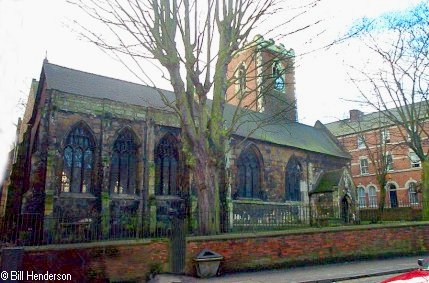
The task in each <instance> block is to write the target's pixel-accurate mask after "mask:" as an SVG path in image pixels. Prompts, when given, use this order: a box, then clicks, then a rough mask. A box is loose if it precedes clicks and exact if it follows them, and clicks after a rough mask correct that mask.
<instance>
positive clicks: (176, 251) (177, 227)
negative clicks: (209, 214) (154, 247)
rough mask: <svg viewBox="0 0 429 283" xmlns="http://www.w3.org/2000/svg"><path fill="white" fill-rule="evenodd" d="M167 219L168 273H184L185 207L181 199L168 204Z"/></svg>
mask: <svg viewBox="0 0 429 283" xmlns="http://www.w3.org/2000/svg"><path fill="white" fill-rule="evenodd" d="M168 214H169V217H170V221H171V228H172V229H171V235H170V272H171V273H174V274H182V273H184V271H185V259H186V232H187V225H186V207H185V201H184V200H183V199H177V200H175V201H173V202H171V203H170V207H169V212H168Z"/></svg>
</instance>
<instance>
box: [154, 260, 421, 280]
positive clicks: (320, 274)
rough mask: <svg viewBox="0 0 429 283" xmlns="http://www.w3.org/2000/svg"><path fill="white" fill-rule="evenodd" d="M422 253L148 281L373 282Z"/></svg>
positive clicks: (414, 263) (162, 276) (406, 265)
mask: <svg viewBox="0 0 429 283" xmlns="http://www.w3.org/2000/svg"><path fill="white" fill-rule="evenodd" d="M426 256H428V255H426ZM423 257H425V256H409V257H396V258H389V259H377V260H365V261H352V262H342V263H335V264H323V265H311V266H303V267H294V268H285V269H274V270H263V271H254V272H239V273H228V274H224V275H221V276H219V277H214V278H209V279H199V278H194V277H190V276H182V275H173V274H159V275H157V276H155V278H153V279H152V280H151V281H149V282H151V283H194V282H197V283H200V282H227V283H245V282H246V283H259V282H260V283H271V282H276V283H277V282H285V283H286V282H287V283H295V282H300V283H310V282H339V281H349V282H351V281H353V282H359V278H365V280H364V282H374V283H375V282H380V281H379V279H377V280H376V279H375V278H381V277H380V276H382V275H388V274H398V273H403V272H407V271H410V270H414V269H417V268H418V265H417V259H418V258H423ZM392 276H393V275H392ZM371 277H373V278H374V280H375V281H371ZM350 280H351V281H350Z"/></svg>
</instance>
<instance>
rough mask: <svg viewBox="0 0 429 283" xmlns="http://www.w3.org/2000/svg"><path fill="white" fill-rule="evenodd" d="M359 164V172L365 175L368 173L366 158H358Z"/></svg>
mask: <svg viewBox="0 0 429 283" xmlns="http://www.w3.org/2000/svg"><path fill="white" fill-rule="evenodd" d="M359 166H360V174H361V175H365V174H368V173H369V170H368V158H366V157H364V158H360V159H359Z"/></svg>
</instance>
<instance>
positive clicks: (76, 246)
mask: <svg viewBox="0 0 429 283" xmlns="http://www.w3.org/2000/svg"><path fill="white" fill-rule="evenodd" d="M168 241H169V240H168V239H167V238H160V239H135V240H116V241H100V242H90V243H73V244H55V245H44V246H24V247H23V249H24V251H26V252H40V251H48V250H49V251H52V250H69V249H88V248H89V249H90V248H103V247H112V246H133V245H147V244H151V243H156V242H168Z"/></svg>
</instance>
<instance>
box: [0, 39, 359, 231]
mask: <svg viewBox="0 0 429 283" xmlns="http://www.w3.org/2000/svg"><path fill="white" fill-rule="evenodd" d="M255 42H257V43H258V44H255V45H254V46H252V47H250V48H247V49H246V51H245V52H242V53H240V54H238V55H236V56H235V57H234V59H233V61H232V62H231V64H230V67H229V71H228V75H229V77H230V78H237V79H236V80H235V82H234V83H233V85H231V87H230V88H229V89H228V90H227V93H226V99H227V101H228V103H229V104H228V105H227V107H226V108H225V113H224V114H225V115H224V116H225V119H226V123H229V121H228V119H232V118H231V117H232V113H233V112H234V111H235V109H236V107H237V106H239V107H242V108H243V111H247V112H248V113H251V114H252V115H253V116H252V117H257V118H258V117H259V118H261V117H269V116H270V115H272V116H274V115H273V114H274V113H277V112H278V113H279V114H281V115H278V118H277V119H275V120H272V122H271V123H266V124H264V125H263V126H259V127H258V125H259V124H258V123H257V122H256V121H255V119H248V120H246V121H245V122H244V123H242V125H241V126H240V127H239V128H238V129H237V131H236V133H235V134H234V135H233V136H232V137H231V140H230V142H229V151H228V168H227V170H228V175H229V176H230V178H229V179H230V182H229V185H228V188H225V192H224V196H223V202H224V204H225V205H223V206H222V210H223V211H222V212H223V214H224V215H226V217H224V219H225V221H226V224H225V225H226V227H229V228H231V229H232V228H234V227H235V225H238V224H239V223H242V222H243V221H244V220H249V219H251V218H252V217H253V218H257V217H259V218H258V219H257V221H256V222H254V223H264V221H268V220H266V219H268V218H269V216H270V217H271V216H273V215H272V214H273V212H272V211H273V209H272V208H273V207H274V208H277V209H279V208H280V210H281V209H283V210H284V209H285V208H286V207H290V206H294V205H295V206H297V207H306V206H308V205H309V204H310V199H309V196H310V197H311V196H312V195H317V194H312V192H313V191H314V192H318V188H317V186H318V184H319V183H320V178H321V177H322V176H323V175H324V174H325V173H326V172H330V171H332V170H339V169H342V168H346V166H347V165H348V163H349V162H350V156H349V154H348V153H346V152H345V151H344V150H343V148H342V147H341V146H340V145H339V143H338V142H337V140H336V138H335V137H334V136H332V135H331V134H330V132H329V131H328V130H327V129H326V128H325V127H324V126H323V125H322V124H321V123H320V122H317V123H316V125H315V126H314V127H312V126H308V125H304V124H300V123H299V122H297V117H298V114H297V111H296V97H295V87H294V84H295V83H294V67H293V50H287V49H285V48H284V46H283V45H281V44H280V45H276V44H275V43H274V42H273V41H272V40H264V39H263V38H262V37H257V38H256V39H255ZM158 91H159V90H156V89H154V88H152V87H148V86H145V85H139V84H135V83H131V82H127V81H123V80H118V79H114V78H109V77H104V76H101V75H97V74H91V73H87V72H84V71H80V70H74V69H70V68H67V67H63V66H58V65H55V64H52V63H49V62H48V61H47V60H45V61H44V63H43V67H42V71H41V75H40V79H39V81H38V82H37V81H33V86H32V91H30V94H29V99H28V104H27V109H26V112H25V115H24V117H23V119H22V120H21V121H20V125H19V129H18V136H19V138H18V141H19V142H18V146H17V148H16V149H15V153H14V156H15V158H13V160H12V166H11V170H10V178H9V181H8V182H6V184H8V186H7V187H6V186H3V194H2V195H3V196H2V199H1V201H2V202H3V203H6V204H7V205H6V206H5V207H6V213H8V214H17V213H37V214H39V215H42V218H44V219H45V226H46V225H47V224H46V219H48V218H52V217H61V218H62V219H63V218H64V217H65V218H68V219H73V220H70V221H71V222H72V221H82V220H84V219H86V220H88V219H90V220H91V219H97V218H99V217H103V219H104V220H103V221H105V223H112V220H111V219H114V218H115V217H117V216H118V215H124V214H127V215H132V216H133V217H134V218H135V219H136V221H137V222H138V223H142V225H145V226H144V227H148V229H151V230H153V229H156V227H157V226H158V225H161V224H160V223H161V222H162V219H163V217H165V216H166V214H167V211H166V209H165V208H166V206H168V204H169V203H170V204H171V203H172V202H174V201H175V200H176V199H181V200H184V203H185V206H186V211H187V214H188V217H189V218H190V219H193V220H192V221H190V223H191V224H190V226H192V225H194V226H193V227H195V225H198V223H196V220H195V217H194V212H195V211H196V210H197V209H198V208H197V207H196V192H195V191H194V189H193V188H192V180H190V181H189V182H185V183H186V184H191V185H187V186H183V182H182V180H181V178H183V176H189V175H187V174H184V172H185V171H186V166H185V165H184V160H183V159H184V158H183V155H182V153H181V135H180V128H179V123H178V120H177V118H176V116H175V115H174V113H173V112H172V111H170V110H169V109H168V108H167V107H166V106H165V104H164V102H163V100H162V99H161V96H160V94H159V92H158ZM161 91H162V93H163V95H164V96H165V97H167V98H168V99H173V98H174V95H173V94H172V93H171V92H169V91H165V90H161ZM238 93H241V94H240V95H238ZM243 93H245V94H243ZM276 116H277V115H276ZM348 183H349V184H353V182H352V181H351V180H350V181H349V182H348ZM319 191H320V189H319ZM5 192H6V193H5ZM346 194H347V196H346ZM354 194H355V192H354V188H353V189H352V190H344V192H343V193H340V195H338V196H337V199H338V200H337V201H336V200H334V203H335V202H337V203H338V204H341V203H344V201H346V202H347V209H349V208H351V207H353V205H354V201H355V197H354ZM313 202H314V201H313ZM252 211H253V212H252ZM270 211H271V212H270ZM270 213H271V215H269V214H270ZM261 214H263V215H262V216H261ZM299 215H301V216H299ZM302 215H303V213H302V212H297V217H298V218H300V217H303V216H302ZM106 219H107V220H106ZM109 219H110V220H109ZM109 221H110V222H109ZM240 221H241V222H240ZM190 229H192V227H191V228H190Z"/></svg>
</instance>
